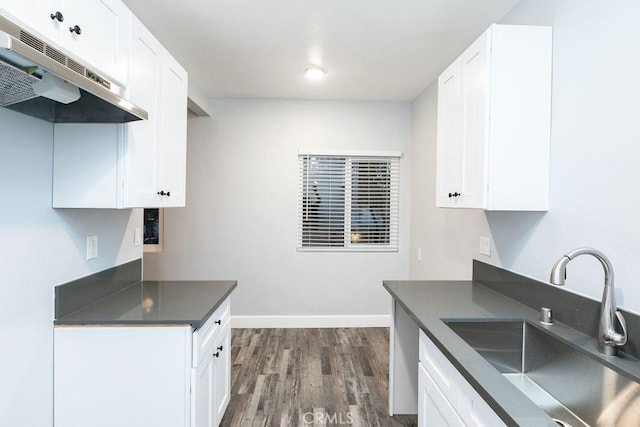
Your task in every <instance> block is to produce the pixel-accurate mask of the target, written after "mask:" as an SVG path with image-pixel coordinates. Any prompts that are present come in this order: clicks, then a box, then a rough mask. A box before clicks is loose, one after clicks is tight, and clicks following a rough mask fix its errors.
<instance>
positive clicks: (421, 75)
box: [123, 0, 518, 101]
mask: <svg viewBox="0 0 640 427" xmlns="http://www.w3.org/2000/svg"><path fill="white" fill-rule="evenodd" d="M123 1H124V3H126V4H127V6H129V8H130V9H131V10H132V11H133V12H134V13H135V14H136V16H138V18H140V20H141V21H142V22H143V23H144V24H145V25H146V26H147V27H148V28H149V29H150V30H151V32H152V33H153V34H154V35H155V36H156V37H157V38H158V39H159V40H160V41H161V42H162V44H163V45H164V46H165V47H166V48H167V49H168V50H169V51H170V52H171V53H172V55H173V56H175V57H176V59H177V60H178V61H180V63H181V64H182V65H183V66H184V67H185V68H186V69H187V71H188V72H189V78H190V79H192V80H193V81H194V82H195V83H196V84H197V85H198V86H200V87H201V88H202V89H204V90H205V91H206V92H207V93H208V94H209V95H210V96H212V97H225V98H287V99H340V100H394V101H408V100H412V99H413V98H415V97H416V96H417V95H419V94H420V92H422V91H423V90H424V89H425V88H426V87H427V86H428V85H429V84H430V83H431V82H432V81H433V80H434V79H435V78H436V77H437V75H438V74H439V73H440V72H441V71H442V70H443V69H444V68H445V67H446V66H447V65H448V64H449V63H450V62H451V61H452V60H453V59H454V58H455V57H457V56H458V54H460V53H461V51H462V50H463V49H464V48H465V47H466V46H467V45H468V44H470V43H471V42H472V41H473V40H474V39H475V38H476V37H477V36H478V35H479V34H480V33H482V32H483V31H484V30H485V29H486V28H487V27H488V26H489V24H491V23H493V22H496V21H497V20H499V19H500V18H501V17H502V16H503V15H504V14H505V13H507V12H508V11H509V10H510V9H511V8H512V7H513V6H514V5H515V4H516V3H517V2H518V0H154V1H149V0H123ZM309 64H318V65H320V66H322V67H324V68H325V69H326V70H327V71H328V73H327V76H326V78H325V79H323V80H322V81H320V82H310V81H308V80H307V79H305V77H304V74H303V71H304V69H305V68H306V67H307V66H308V65H309Z"/></svg>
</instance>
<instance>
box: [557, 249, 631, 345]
mask: <svg viewBox="0 0 640 427" xmlns="http://www.w3.org/2000/svg"><path fill="white" fill-rule="evenodd" d="M580 255H592V256H594V257H596V259H598V261H600V263H601V264H602V267H603V268H604V292H603V293H602V304H601V305H600V324H599V326H598V350H599V351H600V353H604V354H606V355H607V356H615V354H616V350H617V347H619V346H622V345H624V344H625V343H626V342H627V324H626V322H625V320H624V317H623V316H622V313H621V312H619V311H618V309H617V307H616V298H615V293H614V289H613V266H612V265H611V262H610V261H609V259H608V258H607V257H606V256H605V255H604V254H603V253H602V252H600V251H599V250H597V249H593V248H578V249H574V250H572V251H571V252H569V253H568V254H566V255H564V256H563V257H562V258H560V259H559V260H558V261H556V263H555V264H554V265H553V268H552V269H551V279H550V282H551V283H553V284H554V285H559V286H562V285H564V281H565V279H566V277H567V271H566V270H567V264H569V261H571V260H572V259H574V258H575V257H577V256H580ZM616 318H617V319H618V322H620V326H622V333H619V332H617V331H616V328H615V319H616Z"/></svg>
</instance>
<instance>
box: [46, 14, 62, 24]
mask: <svg viewBox="0 0 640 427" xmlns="http://www.w3.org/2000/svg"><path fill="white" fill-rule="evenodd" d="M49 16H50V17H51V19H55V20H56V21H58V22H62V21H64V16H63V15H62V13H60V12H56V13H52V14H51V15H49Z"/></svg>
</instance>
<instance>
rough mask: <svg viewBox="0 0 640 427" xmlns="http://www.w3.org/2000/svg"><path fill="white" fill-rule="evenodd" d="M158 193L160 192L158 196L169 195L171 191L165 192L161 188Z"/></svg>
mask: <svg viewBox="0 0 640 427" xmlns="http://www.w3.org/2000/svg"><path fill="white" fill-rule="evenodd" d="M157 194H158V196H167V197H169V196H171V191H167V192H166V193H165V192H164V190H160V191H158V193H157Z"/></svg>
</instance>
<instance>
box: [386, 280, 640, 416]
mask: <svg viewBox="0 0 640 427" xmlns="http://www.w3.org/2000/svg"><path fill="white" fill-rule="evenodd" d="M383 285H384V287H385V288H386V289H387V290H388V291H389V292H390V293H391V295H392V296H393V298H394V299H395V301H396V302H397V303H398V304H399V305H400V306H401V307H402V308H403V309H404V310H405V311H406V312H407V314H408V315H409V316H410V317H411V318H412V319H413V320H414V321H415V322H416V324H417V325H418V327H419V328H420V329H421V330H422V331H424V332H425V333H426V334H427V335H428V336H429V338H430V339H431V340H432V341H433V342H434V343H435V344H436V345H437V346H438V348H439V349H440V350H441V351H442V353H444V355H445V356H446V357H447V358H448V359H449V361H450V362H451V363H452V364H453V365H454V366H455V367H456V368H457V369H458V370H459V371H460V373H461V374H462V375H463V376H464V377H465V379H466V380H467V381H468V382H469V383H470V384H471V385H472V387H473V388H474V389H475V390H476V391H477V392H478V393H479V394H480V395H481V396H482V397H483V398H484V399H485V400H486V401H487V403H488V404H489V405H490V406H491V407H492V408H493V409H494V411H495V412H496V413H497V414H498V415H499V416H500V417H501V418H502V419H503V420H504V421H505V423H506V424H507V425H519V426H536V427H538V426H557V425H556V424H555V422H553V421H552V420H551V418H550V417H548V416H547V415H546V414H545V413H544V412H543V411H542V410H541V409H540V408H538V407H537V406H536V405H535V404H534V403H533V402H531V401H530V400H529V399H528V398H526V397H525V396H524V395H523V394H522V393H521V392H520V391H519V390H518V389H516V388H515V387H514V386H513V385H512V384H511V383H510V382H509V381H508V380H507V379H506V378H504V377H503V376H502V375H501V374H500V373H499V372H498V371H497V370H496V369H494V368H493V367H492V366H491V365H490V364H489V362H487V361H486V360H485V359H484V358H483V357H482V356H481V355H480V354H479V353H477V352H476V351H475V350H474V349H473V348H471V347H470V346H469V345H468V344H467V343H466V342H464V341H463V340H462V339H461V338H460V337H459V336H458V335H457V334H456V333H455V332H453V330H452V329H450V328H449V327H448V326H447V325H446V324H445V323H444V322H443V319H444V320H460V319H525V320H529V321H530V322H532V323H533V324H536V325H538V326H539V327H540V328H543V329H548V330H549V331H551V332H553V334H554V335H556V336H558V337H560V338H561V339H562V340H564V341H565V342H567V343H569V344H570V345H573V346H576V347H580V348H582V349H583V350H585V351H586V352H587V353H589V354H588V355H590V356H591V357H593V358H596V359H598V360H600V361H601V362H603V363H604V364H606V365H607V366H610V367H612V368H613V369H615V370H616V371H625V372H627V374H628V375H631V376H636V377H638V376H640V370H639V369H638V361H637V360H636V359H632V360H631V359H625V358H624V357H615V358H606V357H604V356H602V355H600V354H599V353H598V352H597V349H596V341H595V339H593V338H592V337H590V336H588V335H586V334H584V333H582V332H580V331H578V330H576V329H573V328H570V327H568V326H567V325H565V324H563V323H561V322H558V321H557V320H556V322H555V323H554V324H553V325H551V326H542V325H540V323H539V312H538V311H536V310H533V309H532V308H530V307H527V306H526V305H524V304H521V303H519V302H517V301H515V300H513V299H511V298H508V297H506V296H505V295H503V294H501V293H499V292H496V291H494V290H492V289H490V288H489V287H487V286H485V285H483V284H480V283H478V282H475V281H385V282H384V283H383Z"/></svg>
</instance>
